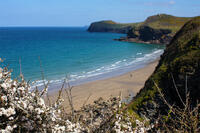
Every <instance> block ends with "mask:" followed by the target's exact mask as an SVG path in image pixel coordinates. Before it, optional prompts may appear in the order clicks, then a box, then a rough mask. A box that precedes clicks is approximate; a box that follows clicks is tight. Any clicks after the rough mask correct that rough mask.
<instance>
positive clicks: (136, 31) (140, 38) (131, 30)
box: [88, 14, 191, 44]
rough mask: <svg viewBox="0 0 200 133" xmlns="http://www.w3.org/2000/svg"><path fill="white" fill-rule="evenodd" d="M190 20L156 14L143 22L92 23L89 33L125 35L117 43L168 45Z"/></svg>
mask: <svg viewBox="0 0 200 133" xmlns="http://www.w3.org/2000/svg"><path fill="white" fill-rule="evenodd" d="M190 19H191V18H188V17H176V16H172V15H167V14H158V15H154V16H150V17H148V18H147V19H146V20H145V21H144V22H140V23H130V24H121V23H116V22H113V21H100V22H94V23H92V24H91V25H90V27H89V28H88V31H89V32H115V33H126V34H127V37H125V38H120V39H116V40H119V41H128V42H139V43H154V44H168V43H169V42H170V41H171V39H172V37H173V36H174V35H175V34H176V32H177V31H178V30H179V29H180V28H181V27H182V26H183V25H184V24H185V23H186V22H187V21H189V20H190Z"/></svg>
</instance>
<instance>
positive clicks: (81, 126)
mask: <svg viewBox="0 0 200 133" xmlns="http://www.w3.org/2000/svg"><path fill="white" fill-rule="evenodd" d="M168 17H169V18H171V17H170V16H168ZM153 18H154V17H153ZM147 20H148V21H149V22H154V21H156V19H155V18H154V19H152V20H151V19H150V20H149V19H147ZM181 22H182V21H181ZM181 22H180V23H181ZM107 23H108V24H113V23H114V22H112V21H109V22H107ZM172 24H173V23H172ZM155 25H156V23H155V24H152V26H155ZM172 27H173V26H172ZM151 28H152V27H151ZM156 30H157V29H156ZM158 32H160V31H158ZM173 32H174V31H173V30H172V31H171V33H169V34H172V33H173ZM199 83H200V17H194V18H193V19H191V20H189V21H188V22H186V24H184V26H183V27H182V28H181V29H180V30H179V31H178V32H176V34H175V36H174V37H173V39H172V40H171V42H170V43H169V44H168V45H167V46H166V49H165V51H164V53H163V55H162V56H161V59H160V61H159V64H158V66H157V67H156V69H155V71H154V73H153V74H152V75H151V76H150V77H149V79H148V80H147V81H146V83H145V86H144V87H143V88H142V89H141V90H140V92H139V93H138V94H137V95H136V96H135V97H134V98H133V100H132V101H131V102H130V103H128V105H127V104H126V103H123V102H122V101H123V100H122V98H121V96H119V97H114V98H111V99H109V100H107V101H105V100H103V99H101V98H100V99H98V100H96V101H94V104H93V105H85V104H84V105H83V107H82V108H81V109H80V110H74V108H73V97H72V95H71V90H72V87H70V84H69V83H67V82H66V80H64V82H63V86H62V87H61V89H60V91H59V95H58V98H57V100H56V102H55V103H51V102H50V100H49V99H48V101H47V102H46V103H45V101H44V99H43V98H44V97H47V98H48V95H47V94H48V84H45V82H44V88H43V89H42V90H38V88H37V87H36V88H31V87H30V83H29V82H26V81H25V80H24V77H23V75H22V74H20V76H19V78H18V79H11V71H10V70H8V68H7V67H6V66H4V65H3V63H2V62H1V67H0V132H3V133H9V132H54V133H60V132H74V133H77V132H86V133H87V132H95V133H96V132H97V133H98V132H99V133H101V132H108V133H109V132H116V133H121V132H122V133H123V132H124V133H127V132H136V133H137V132H191V133H193V132H197V133H198V132H200V123H199V122H200V121H199V120H200V115H199V113H200V104H199V100H200V93H199V91H200V84H199ZM65 84H67V85H68V86H67V87H66V88H65V87H64V85H65ZM62 93H66V94H67V96H68V97H67V98H64V97H62ZM63 100H68V101H69V103H70V104H69V106H70V107H71V112H66V111H65V108H64V107H63V106H62V104H61V103H62V101H63Z"/></svg>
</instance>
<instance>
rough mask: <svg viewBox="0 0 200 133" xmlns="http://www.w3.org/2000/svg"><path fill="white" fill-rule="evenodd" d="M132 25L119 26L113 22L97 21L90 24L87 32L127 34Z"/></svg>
mask: <svg viewBox="0 0 200 133" xmlns="http://www.w3.org/2000/svg"><path fill="white" fill-rule="evenodd" d="M132 25H134V24H119V23H116V22H113V21H99V22H94V23H92V24H91V25H90V26H89V28H88V31H89V32H113V33H127V32H128V31H129V30H130V29H131V28H132Z"/></svg>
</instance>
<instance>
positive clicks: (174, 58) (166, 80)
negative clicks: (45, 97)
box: [128, 17, 200, 119]
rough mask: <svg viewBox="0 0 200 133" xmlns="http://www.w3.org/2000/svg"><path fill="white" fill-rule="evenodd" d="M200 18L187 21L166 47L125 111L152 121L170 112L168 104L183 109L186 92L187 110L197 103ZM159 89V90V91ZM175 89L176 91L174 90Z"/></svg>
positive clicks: (199, 72) (198, 97) (199, 79)
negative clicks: (187, 94) (188, 105)
mask: <svg viewBox="0 0 200 133" xmlns="http://www.w3.org/2000/svg"><path fill="white" fill-rule="evenodd" d="M199 83H200V17H195V18H193V19H192V20H190V21H188V22H187V23H186V24H185V25H184V26H183V28H181V29H180V30H179V31H178V32H177V34H176V35H175V36H174V38H173V39H172V41H171V42H170V44H169V45H167V47H166V50H165V52H164V54H163V55H162V56H161V59H160V61H159V64H158V66H157V67H156V69H155V71H154V73H153V74H152V75H151V76H150V77H149V79H148V80H147V81H146V83H145V86H144V88H142V89H141V91H140V92H139V93H138V94H137V95H136V97H135V98H134V100H133V102H132V103H131V104H130V105H129V107H128V109H129V110H130V111H131V110H134V111H136V112H138V113H139V114H140V115H145V116H146V117H148V118H150V119H152V118H157V117H159V115H161V114H166V113H167V112H168V110H169V108H168V106H167V105H166V104H165V103H164V101H163V99H162V98H161V95H160V93H159V90H160V91H161V92H162V93H163V96H164V98H165V99H166V101H167V102H168V103H170V104H171V105H174V106H175V107H179V108H182V107H184V104H183V103H185V101H186V92H188V93H189V96H190V99H189V101H190V103H191V105H190V107H189V108H193V107H194V106H195V105H196V103H197V100H198V101H199V100H200V93H199V92H200V84H199ZM158 88H159V89H158ZM176 88H177V89H176Z"/></svg>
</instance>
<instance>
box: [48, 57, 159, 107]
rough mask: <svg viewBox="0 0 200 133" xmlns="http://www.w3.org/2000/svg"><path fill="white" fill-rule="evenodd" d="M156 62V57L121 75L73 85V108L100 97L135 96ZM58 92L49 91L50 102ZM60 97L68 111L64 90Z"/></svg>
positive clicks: (53, 100) (54, 99)
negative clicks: (142, 65) (140, 66)
mask: <svg viewBox="0 0 200 133" xmlns="http://www.w3.org/2000/svg"><path fill="white" fill-rule="evenodd" d="M157 64H158V59H157V60H155V61H153V62H150V63H148V64H147V65H145V66H144V67H142V68H139V69H136V70H133V71H130V72H127V73H125V74H122V75H118V76H114V77H111V78H107V79H102V80H96V81H91V82H88V83H84V84H81V85H77V86H73V88H72V97H73V105H74V108H75V110H78V109H80V108H81V107H82V106H83V104H92V103H93V102H94V101H95V100H98V99H99V98H100V97H101V98H103V99H104V100H108V99H109V98H110V97H116V96H119V95H122V98H128V97H130V96H135V95H136V94H137V93H138V92H139V90H140V89H141V88H142V87H143V86H144V84H145V81H146V80H147V79H148V77H149V76H150V75H151V74H152V73H153V71H154V69H155V67H156V66H157ZM58 92H59V90H56V91H51V92H50V93H49V97H50V100H51V102H55V101H56V99H57V97H58ZM62 98H63V99H64V102H63V106H64V107H65V109H66V111H69V110H70V106H69V103H68V99H67V95H66V93H65V91H64V90H63V93H62Z"/></svg>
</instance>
